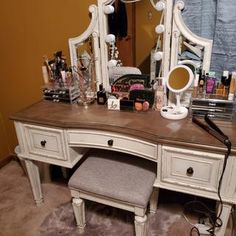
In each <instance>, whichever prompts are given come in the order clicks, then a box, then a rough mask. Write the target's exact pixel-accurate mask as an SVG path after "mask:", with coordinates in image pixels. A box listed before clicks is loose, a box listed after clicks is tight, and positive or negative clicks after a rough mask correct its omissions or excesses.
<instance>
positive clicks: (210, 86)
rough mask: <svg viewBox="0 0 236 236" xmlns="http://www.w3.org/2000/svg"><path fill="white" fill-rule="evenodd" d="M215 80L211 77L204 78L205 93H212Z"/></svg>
mask: <svg viewBox="0 0 236 236" xmlns="http://www.w3.org/2000/svg"><path fill="white" fill-rule="evenodd" d="M215 81H216V79H215V78H213V77H207V78H206V93H213V92H214V89H215Z"/></svg>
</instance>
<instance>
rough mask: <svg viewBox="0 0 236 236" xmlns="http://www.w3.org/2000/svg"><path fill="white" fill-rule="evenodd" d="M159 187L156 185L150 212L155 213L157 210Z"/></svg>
mask: <svg viewBox="0 0 236 236" xmlns="http://www.w3.org/2000/svg"><path fill="white" fill-rule="evenodd" d="M158 196H159V188H156V187H154V188H153V192H152V195H151V198H150V213H152V214H155V213H156V210H157V204H158Z"/></svg>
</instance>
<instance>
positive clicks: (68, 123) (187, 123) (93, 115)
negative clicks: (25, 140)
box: [11, 101, 236, 154]
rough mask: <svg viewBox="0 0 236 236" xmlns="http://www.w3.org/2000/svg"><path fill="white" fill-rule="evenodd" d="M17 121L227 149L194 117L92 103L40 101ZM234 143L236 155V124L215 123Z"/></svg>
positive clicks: (183, 145)
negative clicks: (114, 108)
mask: <svg viewBox="0 0 236 236" xmlns="http://www.w3.org/2000/svg"><path fill="white" fill-rule="evenodd" d="M11 119H12V120H14V121H20V122H25V123H30V124H38V125H44V126H51V127H59V128H72V129H73V128H74V129H78V128H80V129H93V130H102V131H111V132H116V133H120V134H125V135H127V136H131V137H135V138H140V139H143V140H146V141H149V142H152V143H156V144H168V145H179V146H182V147H191V148H197V149H201V150H202V149H204V150H209V151H216V152H222V151H225V150H226V148H225V146H224V145H223V144H222V143H221V142H220V141H218V140H217V139H216V138H214V137H212V136H211V135H210V134H209V133H207V132H206V131H204V130H203V129H201V128H199V127H198V126H197V125H196V124H194V123H192V120H191V117H188V118H185V119H182V120H177V121H173V120H167V119H165V118H163V117H161V115H160V113H159V112H158V111H153V110H149V111H147V112H128V111H112V110H108V109H107V107H106V106H105V105H97V104H92V105H89V107H88V108H87V109H86V108H84V107H83V106H79V105H77V104H73V105H71V104H62V103H53V102H50V101H40V102H38V103H35V104H33V105H31V106H29V107H27V108H25V109H23V110H21V111H19V112H17V113H15V114H14V115H12V116H11ZM214 122H215V123H216V124H217V125H219V127H220V128H221V130H222V131H223V132H224V133H225V134H226V135H227V136H228V137H229V138H230V140H231V142H232V153H234V154H236V132H235V130H236V121H233V122H228V121H227V122H226V121H225V122H224V121H214Z"/></svg>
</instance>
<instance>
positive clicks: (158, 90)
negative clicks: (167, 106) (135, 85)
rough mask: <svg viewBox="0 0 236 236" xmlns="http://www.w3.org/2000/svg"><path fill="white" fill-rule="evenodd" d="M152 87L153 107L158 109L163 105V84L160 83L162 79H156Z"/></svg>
mask: <svg viewBox="0 0 236 236" xmlns="http://www.w3.org/2000/svg"><path fill="white" fill-rule="evenodd" d="M153 87H154V89H155V104H154V109H156V110H158V111H160V110H161V108H162V107H163V106H164V86H163V85H162V80H161V79H158V80H157V82H156V83H155V84H154V86H153Z"/></svg>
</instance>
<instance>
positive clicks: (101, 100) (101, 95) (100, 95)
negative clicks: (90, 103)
mask: <svg viewBox="0 0 236 236" xmlns="http://www.w3.org/2000/svg"><path fill="white" fill-rule="evenodd" d="M106 101H107V95H106V91H105V90H104V88H103V85H102V84H100V85H99V91H98V92H97V104H100V105H104V104H105V103H106Z"/></svg>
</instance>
